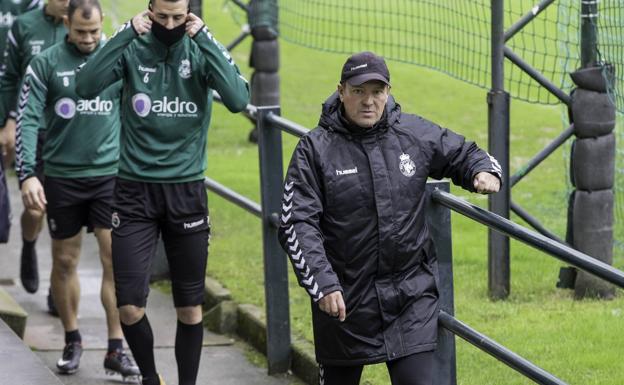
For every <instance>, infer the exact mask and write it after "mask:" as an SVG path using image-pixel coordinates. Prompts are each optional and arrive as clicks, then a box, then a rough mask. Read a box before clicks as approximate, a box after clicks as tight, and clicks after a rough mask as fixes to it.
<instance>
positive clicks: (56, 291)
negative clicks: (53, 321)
mask: <svg viewBox="0 0 624 385" xmlns="http://www.w3.org/2000/svg"><path fill="white" fill-rule="evenodd" d="M81 244H82V234H81V233H78V234H76V235H75V236H73V237H71V238H67V239H62V240H58V239H53V240H52V275H51V281H52V282H51V286H52V296H53V297H54V302H55V304H56V308H57V310H58V312H59V316H60V317H61V322H62V323H63V328H64V329H65V331H72V330H77V329H78V302H79V301H80V281H79V279H78V271H77V266H78V261H79V260H80V247H81Z"/></svg>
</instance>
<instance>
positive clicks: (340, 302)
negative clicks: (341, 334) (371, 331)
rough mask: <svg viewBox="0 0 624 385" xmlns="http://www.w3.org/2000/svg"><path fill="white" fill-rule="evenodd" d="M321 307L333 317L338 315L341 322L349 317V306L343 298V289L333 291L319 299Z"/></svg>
mask: <svg viewBox="0 0 624 385" xmlns="http://www.w3.org/2000/svg"><path fill="white" fill-rule="evenodd" d="M318 305H319V308H320V309H321V310H322V311H324V312H325V313H327V314H329V315H330V316H332V317H337V318H338V319H339V320H340V322H343V321H344V320H345V318H347V307H346V306H345V303H344V299H343V298H342V292H341V291H333V292H331V293H329V294H327V295H326V296H325V297H323V298H321V299H320V300H319V301H318Z"/></svg>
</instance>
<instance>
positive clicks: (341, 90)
mask: <svg viewBox="0 0 624 385" xmlns="http://www.w3.org/2000/svg"><path fill="white" fill-rule="evenodd" d="M336 90H337V91H338V96H340V101H341V102H342V98H344V91H345V88H344V86H343V85H342V84H340V83H338V86H337V87H336Z"/></svg>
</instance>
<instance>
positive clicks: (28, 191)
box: [22, 176, 48, 211]
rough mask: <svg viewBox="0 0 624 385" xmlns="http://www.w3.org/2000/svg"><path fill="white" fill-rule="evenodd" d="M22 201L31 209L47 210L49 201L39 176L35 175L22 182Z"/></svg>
mask: <svg viewBox="0 0 624 385" xmlns="http://www.w3.org/2000/svg"><path fill="white" fill-rule="evenodd" d="M22 201H24V206H25V207H26V208H27V209H29V210H39V211H45V206H46V205H47V204H48V201H47V200H46V197H45V193H44V192H43V186H42V185H41V182H40V181H39V179H38V178H37V177H34V176H33V177H30V178H28V179H26V180H25V181H24V182H22Z"/></svg>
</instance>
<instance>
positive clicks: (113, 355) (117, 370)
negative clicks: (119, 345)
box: [104, 350, 141, 381]
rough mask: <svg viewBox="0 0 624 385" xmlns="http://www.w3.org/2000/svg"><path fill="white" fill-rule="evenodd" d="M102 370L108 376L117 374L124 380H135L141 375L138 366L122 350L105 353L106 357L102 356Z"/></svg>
mask: <svg viewBox="0 0 624 385" xmlns="http://www.w3.org/2000/svg"><path fill="white" fill-rule="evenodd" d="M104 371H105V372H106V374H108V375H109V376H114V375H115V374H119V375H121V377H122V378H123V380H124V381H126V380H127V379H134V380H135V381H137V380H138V379H139V376H140V375H141V372H140V371H139V367H138V366H136V365H135V364H134V362H132V359H131V358H130V357H129V356H128V355H127V354H125V353H124V352H123V351H122V350H115V351H113V352H110V353H107V354H106V357H104Z"/></svg>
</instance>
